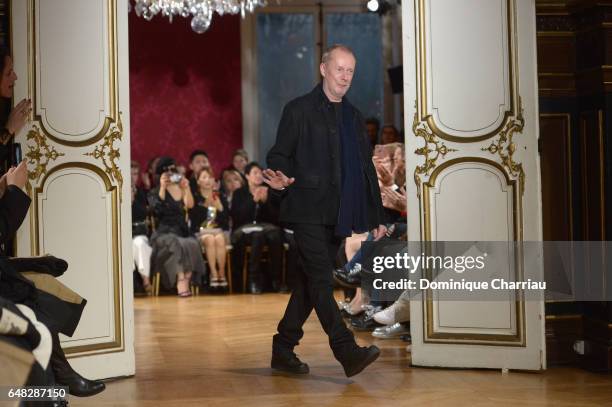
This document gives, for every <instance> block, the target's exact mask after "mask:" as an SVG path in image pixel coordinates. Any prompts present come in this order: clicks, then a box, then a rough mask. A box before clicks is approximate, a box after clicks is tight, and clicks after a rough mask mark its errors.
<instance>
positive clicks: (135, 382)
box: [70, 294, 612, 407]
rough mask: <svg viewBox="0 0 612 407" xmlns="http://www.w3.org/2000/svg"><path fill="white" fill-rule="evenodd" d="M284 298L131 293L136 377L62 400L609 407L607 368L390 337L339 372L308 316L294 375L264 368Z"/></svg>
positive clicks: (611, 391) (364, 338)
mask: <svg viewBox="0 0 612 407" xmlns="http://www.w3.org/2000/svg"><path fill="white" fill-rule="evenodd" d="M287 299H288V296H287V295H282V294H265V295H260V296H251V295H233V296H200V297H195V298H189V299H178V298H175V297H157V298H136V300H135V329H136V376H135V377H133V378H127V379H121V380H117V381H114V382H110V383H108V385H107V390H106V391H105V392H103V393H101V394H99V395H97V396H95V397H92V398H88V399H79V398H75V397H71V402H70V405H71V406H95V405H100V406H228V407H229V406H232V407H233V406H369V407H378V406H457V407H460V406H470V407H479V406H513V407H515V406H527V405H529V406H531V405H533V406H555V407H557V406H598V407H599V406H612V376H607V375H599V374H593V373H589V372H586V371H583V370H579V369H572V368H552V369H549V370H548V371H546V372H544V373H522V372H510V373H509V374H507V375H502V374H501V372H500V371H486V370H447V369H423V368H412V367H410V355H409V353H407V352H406V346H405V343H403V342H401V341H399V340H374V338H372V337H371V336H370V335H369V334H367V333H366V334H359V335H358V340H359V342H360V343H361V344H365V343H372V342H374V341H376V342H375V343H376V344H377V345H378V346H379V347H380V348H381V349H382V355H381V357H380V358H379V359H378V361H377V362H376V363H375V364H374V365H372V366H371V367H369V368H368V369H367V370H366V371H364V372H363V373H362V374H360V375H358V376H356V377H354V378H351V379H347V378H346V377H345V376H344V374H343V371H342V369H341V367H340V365H339V364H338V363H337V362H336V361H335V360H334V359H333V356H332V354H331V351H330V350H329V347H328V344H327V339H326V336H325V335H324V333H323V331H322V329H321V327H320V325H319V323H318V320H317V319H316V315H315V314H314V313H313V315H312V316H311V318H310V320H309V321H308V322H307V324H306V327H305V332H306V334H305V338H304V340H303V342H302V344H301V345H300V347H299V348H298V349H297V353H298V354H299V355H300V357H301V358H302V359H303V360H304V361H306V362H307V363H308V364H309V365H310V369H311V374H310V375H308V376H302V377H298V378H295V377H287V376H282V375H278V374H275V373H273V372H272V370H271V369H269V358H270V348H271V337H272V335H273V333H274V332H275V329H276V324H277V322H278V319H279V318H280V316H281V315H282V313H283V311H284V307H285V305H286V302H287Z"/></svg>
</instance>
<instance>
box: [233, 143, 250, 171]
mask: <svg viewBox="0 0 612 407" xmlns="http://www.w3.org/2000/svg"><path fill="white" fill-rule="evenodd" d="M248 163H249V154H248V153H247V152H246V150H244V149H242V148H239V149H238V150H236V151H234V155H233V156H232V167H231V169H233V170H236V171H238V173H240V174H241V175H242V176H244V169H245V167H246V166H247V164H248Z"/></svg>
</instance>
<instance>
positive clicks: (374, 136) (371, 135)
mask: <svg viewBox="0 0 612 407" xmlns="http://www.w3.org/2000/svg"><path fill="white" fill-rule="evenodd" d="M365 124H366V131H367V133H368V140H369V141H370V144H371V146H372V149H374V146H375V145H376V144H378V132H379V131H380V121H379V120H378V119H377V118H376V117H370V118H367V119H366V121H365Z"/></svg>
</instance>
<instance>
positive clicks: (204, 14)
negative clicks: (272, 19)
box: [133, 0, 266, 34]
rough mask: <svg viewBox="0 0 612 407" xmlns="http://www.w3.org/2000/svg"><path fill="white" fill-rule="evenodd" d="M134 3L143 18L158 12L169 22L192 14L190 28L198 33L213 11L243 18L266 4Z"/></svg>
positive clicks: (220, 0) (226, 0)
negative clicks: (176, 17)
mask: <svg viewBox="0 0 612 407" xmlns="http://www.w3.org/2000/svg"><path fill="white" fill-rule="evenodd" d="M134 3H135V4H134V7H133V8H134V11H135V12H136V14H137V15H138V16H139V17H142V18H144V19H145V20H151V19H152V18H153V17H155V16H156V15H157V14H159V13H161V14H162V15H163V16H166V17H168V18H169V19H170V22H172V18H173V17H175V16H179V17H185V18H186V17H189V16H193V17H192V19H191V29H192V30H193V31H195V32H197V33H198V34H202V33H203V32H205V31H206V30H208V27H210V22H211V21H212V16H213V13H217V14H219V15H220V16H222V15H223V14H238V13H240V14H241V16H242V18H244V16H245V15H246V13H247V12H249V13H252V12H253V11H254V10H255V7H258V6H259V7H263V6H265V5H266V1H265V0H180V1H179V0H134Z"/></svg>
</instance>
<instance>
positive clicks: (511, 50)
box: [402, 0, 546, 370]
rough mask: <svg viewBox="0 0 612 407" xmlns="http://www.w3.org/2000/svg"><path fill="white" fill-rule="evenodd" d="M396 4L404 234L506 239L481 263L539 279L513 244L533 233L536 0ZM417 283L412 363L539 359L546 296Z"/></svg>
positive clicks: (510, 363) (511, 363)
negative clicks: (446, 289)
mask: <svg viewBox="0 0 612 407" xmlns="http://www.w3.org/2000/svg"><path fill="white" fill-rule="evenodd" d="M402 9H403V10H402V14H403V40H404V41H403V44H404V82H405V84H404V86H405V88H404V97H405V106H406V108H407V109H406V116H405V118H406V123H405V127H406V129H412V131H407V136H406V154H407V157H406V158H407V171H408V179H411V178H412V179H413V180H414V182H409V183H408V185H407V194H408V208H409V210H408V236H409V239H410V240H411V241H422V242H427V241H495V242H512V243H508V250H505V248H504V245H501V246H498V247H499V252H498V253H497V255H496V258H499V259H502V260H503V261H500V262H499V264H496V267H488V268H485V272H486V273H489V275H490V276H491V277H493V276H494V277H499V278H504V279H507V280H518V281H522V280H526V279H527V278H532V279H536V280H540V279H541V278H542V266H541V262H535V263H533V262H531V263H530V264H529V266H526V265H525V259H524V258H523V257H522V256H523V253H522V251H521V250H514V249H513V247H514V243H517V247H519V248H520V247H521V244H522V242H527V241H540V240H541V236H542V232H541V223H542V222H541V203H540V202H541V200H540V192H539V191H540V175H539V163H538V155H537V135H538V124H537V85H536V36H535V5H534V1H533V0H413V1H411V2H408V3H406V4H405V5H404V7H402ZM411 176H412V177H411ZM424 247H425V246H424ZM449 277H454V278H455V280H457V276H456V275H455V276H446V275H443V276H442V277H441V278H440V280H442V281H443V280H444V279H445V278H446V279H448V278H449ZM461 277H462V278H466V279H467V280H468V281H469V278H470V277H469V275H467V274H466V275H462V276H461ZM422 294H423V295H422V298H419V299H418V300H414V301H412V304H411V332H412V363H413V364H414V365H422V366H440V367H484V368H513V369H527V370H539V369H543V368H545V366H546V365H545V361H544V360H543V354H544V318H543V315H544V306H543V298H542V301H538V300H528V301H527V300H524V299H523V293H522V292H520V291H508V292H504V293H503V300H497V301H483V299H482V297H478V296H477V294H475V295H474V297H473V298H472V297H468V298H467V300H462V301H457V300H455V301H449V300H448V298H446V299H445V298H441V295H440V293H439V292H436V291H435V290H425V291H424V292H423V293H422ZM470 295H471V294H470ZM531 298H533V296H531ZM468 300H469V301H468Z"/></svg>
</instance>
